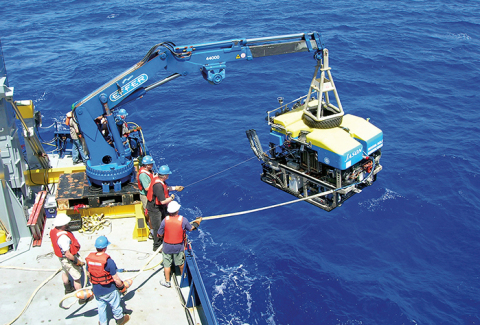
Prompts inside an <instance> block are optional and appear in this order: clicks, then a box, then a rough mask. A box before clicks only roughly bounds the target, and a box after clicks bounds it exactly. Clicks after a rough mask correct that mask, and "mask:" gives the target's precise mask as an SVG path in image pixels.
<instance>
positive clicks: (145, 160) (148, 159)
mask: <svg viewBox="0 0 480 325" xmlns="http://www.w3.org/2000/svg"><path fill="white" fill-rule="evenodd" d="M154 163H155V161H154V160H153V158H152V156H149V155H147V156H145V157H143V159H142V165H150V164H154Z"/></svg>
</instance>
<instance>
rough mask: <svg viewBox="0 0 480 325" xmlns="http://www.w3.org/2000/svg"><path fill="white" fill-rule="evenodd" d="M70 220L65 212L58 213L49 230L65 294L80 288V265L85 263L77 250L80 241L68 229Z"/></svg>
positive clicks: (81, 302) (82, 302) (83, 300)
mask: <svg viewBox="0 0 480 325" xmlns="http://www.w3.org/2000/svg"><path fill="white" fill-rule="evenodd" d="M70 220H71V219H70V217H69V216H67V215H66V214H65V213H58V214H57V216H56V218H55V220H54V226H55V228H52V230H50V239H51V240H52V246H53V252H54V253H55V255H57V256H58V258H59V259H60V264H61V265H62V270H63V272H62V281H63V285H64V286H65V294H69V293H72V292H74V291H76V290H78V289H81V288H82V283H81V282H80V281H81V278H82V266H83V265H85V263H84V262H82V261H81V260H80V259H79V257H80V255H79V254H78V251H79V250H80V243H79V242H78V240H77V239H76V238H75V236H74V235H73V233H72V232H71V231H69V230H68V223H69V222H70ZM69 275H70V276H71V277H72V279H73V288H72V286H71V285H70V280H69V278H68V276H69ZM91 299H92V298H90V299H80V300H79V303H80V304H84V303H86V302H87V301H89V300H91Z"/></svg>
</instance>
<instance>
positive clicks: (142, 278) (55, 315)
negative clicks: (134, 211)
mask: <svg viewBox="0 0 480 325" xmlns="http://www.w3.org/2000/svg"><path fill="white" fill-rule="evenodd" d="M53 220H54V219H53V218H47V222H46V224H45V231H44V234H43V242H42V244H41V246H40V247H32V245H31V242H26V241H25V240H23V239H22V240H23V242H20V244H19V246H18V249H17V250H16V251H9V252H8V253H6V254H3V255H0V274H1V277H0V283H1V286H0V287H1V288H2V294H1V295H0V315H1V320H2V324H9V322H11V321H12V320H13V319H15V317H17V316H18V315H19V314H20V313H21V312H22V310H23V309H24V307H25V305H26V304H27V302H28V300H29V299H30V297H31V295H32V293H33V292H34V291H35V290H36V289H37V287H39V286H40V285H41V283H42V282H44V281H45V280H47V279H48V278H49V277H50V276H52V274H54V273H55V270H58V269H59V268H60V262H59V260H58V258H57V257H56V256H55V255H53V253H52V252H53V250H52V245H51V240H50V236H49V232H50V229H51V228H52V227H53ZM111 221H112V226H111V227H107V228H104V229H102V230H99V231H98V232H97V233H95V234H93V235H85V234H81V233H79V232H78V231H74V232H73V233H74V234H75V236H76V238H77V239H78V240H79V242H80V244H81V250H80V255H81V257H82V260H84V258H85V256H87V255H88V253H89V252H92V251H95V248H94V242H95V239H96V238H97V236H99V235H106V236H107V238H108V239H109V241H110V242H111V245H109V246H108V249H107V253H108V254H109V255H110V256H111V258H112V259H113V260H114V261H115V263H116V264H117V267H118V268H119V269H125V270H140V269H141V268H142V267H143V266H144V265H145V263H146V262H147V261H148V260H149V259H150V257H152V255H153V253H154V252H153V251H152V241H151V240H148V241H140V242H139V241H137V240H135V239H133V236H132V232H133V229H134V226H135V218H122V219H112V220H111ZM161 259H162V258H161V254H157V256H155V257H154V259H153V260H152V261H151V262H150V263H149V265H148V266H147V267H146V270H145V271H144V272H142V273H141V274H140V275H139V276H138V277H137V278H136V279H135V280H134V282H133V284H132V286H131V287H130V288H129V289H128V292H127V294H126V295H125V296H124V297H123V298H122V301H123V302H124V305H123V306H124V311H125V312H126V313H127V314H130V316H131V320H130V322H129V324H149V323H158V322H159V320H161V322H162V323H165V324H179V325H181V324H188V320H187V317H186V312H185V309H184V307H183V304H182V302H181V296H180V295H179V294H178V291H177V290H175V287H174V286H172V287H171V288H165V287H163V286H161V285H160V283H159V281H160V280H161V279H164V274H163V266H162V265H161V264H159V263H160V262H161ZM5 267H17V268H15V269H7V268H5ZM151 267H153V268H151ZM22 268H30V269H33V270H25V269H22ZM149 268H151V269H150V270H148V269H149ZM118 274H119V276H120V278H121V279H122V280H126V279H129V278H131V277H133V276H134V275H136V274H137V273H136V272H120V273H118ZM178 282H179V281H178ZM172 284H173V282H172ZM63 297H64V287H63V282H62V279H61V272H59V273H58V274H56V275H55V276H54V277H53V278H52V279H51V280H50V281H48V282H47V283H46V284H45V285H44V286H43V287H41V289H40V290H39V291H38V292H37V294H36V295H35V296H34V297H33V300H32V301H31V303H30V305H29V306H28V307H27V309H26V310H25V312H24V313H23V314H22V315H21V316H20V317H19V318H18V320H16V321H15V323H14V324H86V325H88V324H98V314H97V304H96V300H95V299H93V300H92V301H90V302H88V303H87V304H85V305H79V304H78V302H75V304H74V305H73V306H72V307H71V308H70V309H62V308H60V307H59V303H60V301H61V300H62V299H63ZM75 299H76V298H75ZM73 301H74V298H70V299H68V300H66V301H64V305H69V304H70V303H71V302H73ZM77 301H78V300H77ZM195 316H197V313H195V314H194V317H195ZM108 317H109V324H115V320H114V319H113V317H112V314H111V311H109V314H108ZM194 321H195V319H194ZM197 321H198V319H197ZM195 323H197V322H196V321H195Z"/></svg>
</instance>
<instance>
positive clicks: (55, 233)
mask: <svg viewBox="0 0 480 325" xmlns="http://www.w3.org/2000/svg"><path fill="white" fill-rule="evenodd" d="M62 235H66V236H68V238H70V240H71V243H70V253H71V254H72V255H75V254H77V253H78V251H79V250H80V243H79V242H78V240H77V238H75V236H74V235H73V234H72V233H71V232H70V231H67V230H60V229H58V228H53V229H52V230H50V239H51V240H52V246H53V251H54V253H55V255H57V256H58V257H65V255H63V254H62V250H61V249H60V246H58V238H60V236H62Z"/></svg>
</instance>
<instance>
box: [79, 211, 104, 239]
mask: <svg viewBox="0 0 480 325" xmlns="http://www.w3.org/2000/svg"><path fill="white" fill-rule="evenodd" d="M104 216H105V215H104V214H103V213H102V214H100V215H98V214H94V215H93V216H84V217H82V228H81V229H79V230H78V232H79V233H84V234H87V235H89V234H93V233H94V232H96V231H98V230H101V229H103V228H104V227H111V226H112V222H111V221H110V220H109V219H108V218H104Z"/></svg>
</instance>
